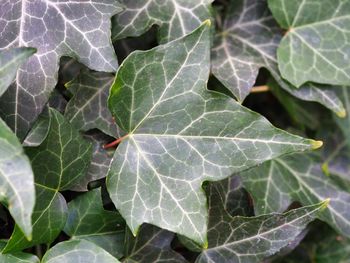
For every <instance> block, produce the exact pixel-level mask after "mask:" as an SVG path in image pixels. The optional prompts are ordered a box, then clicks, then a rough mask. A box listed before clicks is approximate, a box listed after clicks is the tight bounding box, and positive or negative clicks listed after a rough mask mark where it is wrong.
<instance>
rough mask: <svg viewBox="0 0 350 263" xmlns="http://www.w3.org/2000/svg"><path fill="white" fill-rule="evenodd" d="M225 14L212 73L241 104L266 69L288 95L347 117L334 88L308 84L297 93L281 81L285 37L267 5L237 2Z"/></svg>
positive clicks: (215, 46) (216, 42) (254, 0)
mask: <svg viewBox="0 0 350 263" xmlns="http://www.w3.org/2000/svg"><path fill="white" fill-rule="evenodd" d="M226 12H227V13H226V17H225V20H224V23H223V26H222V28H221V30H220V32H218V33H217V34H216V36H215V40H214V47H213V50H212V72H213V74H214V75H215V76H216V77H217V78H218V79H219V80H220V81H221V82H222V83H223V84H224V85H225V86H226V87H227V88H228V89H229V90H230V91H231V92H232V94H233V95H234V96H235V97H236V98H237V99H238V100H239V101H243V100H244V98H245V97H246V96H247V95H248V94H249V92H250V90H251V88H252V86H253V85H254V83H255V80H256V77H257V75H258V71H259V69H260V68H267V69H268V70H269V71H270V73H271V75H272V76H273V78H274V79H275V80H276V81H277V82H278V84H279V85H280V86H281V88H282V89H284V90H286V91H287V92H288V93H290V94H292V95H293V96H295V97H297V98H299V99H302V100H305V101H316V102H319V103H321V104H322V105H324V106H325V107H327V108H329V109H331V110H333V111H334V112H336V113H337V114H339V115H341V116H343V115H344V108H343V105H342V103H341V101H340V100H339V98H338V97H337V96H336V94H335V93H334V91H333V90H332V87H327V86H319V85H317V86H316V85H314V84H307V85H304V86H302V87H301V88H300V89H295V88H294V87H293V86H291V85H290V84H289V83H287V82H286V81H284V80H283V79H282V78H281V76H280V73H279V70H278V66H277V57H276V50H277V47H278V44H279V42H280V40H281V38H282V36H283V34H282V32H281V29H280V28H279V27H278V25H277V24H276V22H275V21H274V19H273V17H272V16H271V14H270V12H269V10H268V7H267V3H266V1H260V0H249V1H248V0H247V1H244V0H237V1H234V2H231V4H229V7H228V8H227V11H226Z"/></svg>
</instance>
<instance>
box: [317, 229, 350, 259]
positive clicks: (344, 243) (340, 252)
mask: <svg viewBox="0 0 350 263" xmlns="http://www.w3.org/2000/svg"><path fill="white" fill-rule="evenodd" d="M327 234H328V233H327ZM322 241H323V242H322V243H321V244H318V246H317V247H316V249H315V250H316V251H315V256H314V259H315V262H317V263H329V262H337V263H348V262H349V258H350V240H349V239H346V238H344V237H342V236H339V235H337V234H335V233H331V234H328V235H327V238H324V240H322Z"/></svg>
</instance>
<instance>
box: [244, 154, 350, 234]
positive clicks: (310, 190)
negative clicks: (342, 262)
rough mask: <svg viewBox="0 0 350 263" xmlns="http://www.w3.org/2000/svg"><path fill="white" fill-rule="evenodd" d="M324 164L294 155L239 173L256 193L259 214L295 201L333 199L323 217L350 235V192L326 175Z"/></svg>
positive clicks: (284, 206)
mask: <svg viewBox="0 0 350 263" xmlns="http://www.w3.org/2000/svg"><path fill="white" fill-rule="evenodd" d="M321 165H322V161H321V160H320V158H319V157H316V156H312V155H306V154H294V155H288V156H286V157H282V158H277V159H275V160H272V161H269V162H266V163H264V164H263V165H261V166H260V167H257V168H254V169H251V170H248V171H246V172H243V173H241V174H240V175H241V178H242V180H243V184H244V185H245V186H246V188H247V189H248V191H249V192H250V194H251V195H252V196H253V199H254V204H255V205H254V208H255V212H256V214H265V213H270V212H281V211H284V210H286V209H287V208H288V206H289V205H290V204H291V203H292V202H293V201H298V202H300V203H302V204H303V205H310V204H314V203H316V202H319V201H322V200H325V199H326V198H330V203H329V205H328V208H327V209H326V210H325V211H324V212H323V213H322V215H321V216H320V219H321V220H323V221H325V222H327V223H328V224H330V225H331V226H332V227H333V228H334V229H336V230H337V231H338V232H340V233H343V234H344V235H347V236H350V227H349V226H350V214H349V211H350V194H349V193H347V192H345V191H342V190H341V189H340V188H339V187H337V186H336V185H335V184H334V183H333V182H332V181H331V180H330V179H329V178H327V176H325V175H324V174H323V172H322V170H321Z"/></svg>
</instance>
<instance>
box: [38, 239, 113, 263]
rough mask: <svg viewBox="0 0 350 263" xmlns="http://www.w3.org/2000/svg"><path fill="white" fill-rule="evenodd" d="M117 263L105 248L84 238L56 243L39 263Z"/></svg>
mask: <svg viewBox="0 0 350 263" xmlns="http://www.w3.org/2000/svg"><path fill="white" fill-rule="evenodd" d="M62 262H65V263H118V262H119V261H118V260H117V259H116V258H114V257H113V256H112V255H111V254H109V253H108V252H107V251H106V250H104V249H102V248H101V247H99V246H97V245H95V244H94V243H91V242H89V241H86V240H71V241H65V242H61V243H58V244H57V245H55V246H54V247H53V248H51V249H50V250H49V251H47V252H46V254H45V255H44V257H43V259H42V261H41V263H62Z"/></svg>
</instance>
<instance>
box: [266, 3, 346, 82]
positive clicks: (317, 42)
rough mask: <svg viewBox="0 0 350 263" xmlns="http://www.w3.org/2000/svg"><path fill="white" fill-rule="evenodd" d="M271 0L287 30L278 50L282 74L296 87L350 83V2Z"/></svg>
mask: <svg viewBox="0 0 350 263" xmlns="http://www.w3.org/2000/svg"><path fill="white" fill-rule="evenodd" d="M268 1H269V7H270V9H271V11H272V13H273V15H274V17H275V18H276V19H277V21H278V22H279V24H280V25H281V26H282V27H283V28H285V29H288V32H287V33H286V35H285V37H284V38H283V40H282V42H281V44H280V46H279V48H278V53H277V56H278V66H279V69H280V71H281V74H282V76H283V77H284V78H285V79H287V80H288V81H289V82H290V83H292V84H293V85H295V86H297V87H299V86H300V85H302V84H303V83H305V82H307V81H314V82H318V83H327V84H337V85H350V67H349V59H350V48H349V47H350V32H349V24H350V2H349V1H344V0H332V1H328V0H303V1H301V0H296V1H295V0H294V1H290V0H268Z"/></svg>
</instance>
